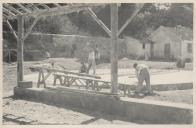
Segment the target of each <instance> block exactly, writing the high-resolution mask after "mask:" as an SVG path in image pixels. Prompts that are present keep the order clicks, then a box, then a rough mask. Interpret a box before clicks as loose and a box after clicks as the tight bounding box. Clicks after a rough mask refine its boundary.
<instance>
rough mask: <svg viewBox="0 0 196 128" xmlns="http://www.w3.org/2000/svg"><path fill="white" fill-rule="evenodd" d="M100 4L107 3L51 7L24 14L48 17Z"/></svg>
mask: <svg viewBox="0 0 196 128" xmlns="http://www.w3.org/2000/svg"><path fill="white" fill-rule="evenodd" d="M100 5H105V4H99V3H96V4H84V5H83V4H82V5H80V4H79V5H74V6H62V7H61V8H50V9H49V10H46V11H41V12H35V13H29V14H24V15H25V16H37V17H46V16H54V15H62V14H69V13H73V12H77V11H81V10H85V9H87V8H88V7H94V6H100Z"/></svg>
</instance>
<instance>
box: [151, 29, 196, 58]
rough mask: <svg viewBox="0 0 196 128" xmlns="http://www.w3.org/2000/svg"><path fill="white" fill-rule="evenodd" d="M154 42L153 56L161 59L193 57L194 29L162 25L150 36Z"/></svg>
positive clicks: (152, 47)
mask: <svg viewBox="0 0 196 128" xmlns="http://www.w3.org/2000/svg"><path fill="white" fill-rule="evenodd" d="M148 39H149V40H150V41H151V42H152V46H151V57H152V58H159V59H177V58H178V57H183V58H189V59H192V49H193V48H192V44H193V31H192V30H191V29H190V28H187V27H183V26H177V27H175V28H171V27H165V26H160V27H159V28H158V29H157V30H155V31H154V32H152V33H151V35H150V36H149V38H148Z"/></svg>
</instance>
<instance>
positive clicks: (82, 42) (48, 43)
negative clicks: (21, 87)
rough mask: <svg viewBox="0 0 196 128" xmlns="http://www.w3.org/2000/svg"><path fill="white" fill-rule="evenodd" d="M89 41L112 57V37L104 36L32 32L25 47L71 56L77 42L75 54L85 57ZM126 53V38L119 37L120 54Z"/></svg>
mask: <svg viewBox="0 0 196 128" xmlns="http://www.w3.org/2000/svg"><path fill="white" fill-rule="evenodd" d="M87 42H89V43H90V45H95V44H97V45H98V48H99V50H100V54H101V56H103V57H106V58H108V59H109V58H110V49H111V48H110V47H111V39H110V38H104V37H90V36H79V35H62V34H43V33H32V34H30V35H29V36H28V38H27V39H26V40H25V44H26V45H25V48H26V49H40V50H41V49H45V50H48V51H49V52H50V54H51V56H52V57H70V56H71V49H72V44H76V47H77V48H76V52H75V56H76V57H78V58H84V57H87V55H88V49H87ZM125 54H126V45H125V42H124V39H119V56H120V57H121V56H124V55H125Z"/></svg>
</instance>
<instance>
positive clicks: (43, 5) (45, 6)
mask: <svg viewBox="0 0 196 128" xmlns="http://www.w3.org/2000/svg"><path fill="white" fill-rule="evenodd" d="M39 5H41V6H42V7H44V8H45V9H47V10H49V9H50V7H48V6H47V5H45V4H39Z"/></svg>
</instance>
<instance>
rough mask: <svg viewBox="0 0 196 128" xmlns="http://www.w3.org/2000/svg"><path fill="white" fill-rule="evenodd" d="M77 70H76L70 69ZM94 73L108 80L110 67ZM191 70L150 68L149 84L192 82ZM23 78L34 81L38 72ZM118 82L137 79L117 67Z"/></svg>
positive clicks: (131, 73) (131, 71)
mask: <svg viewBox="0 0 196 128" xmlns="http://www.w3.org/2000/svg"><path fill="white" fill-rule="evenodd" d="M72 71H73V72H77V71H78V70H72ZM96 75H98V76H101V79H102V80H105V81H110V69H97V73H96ZM192 76H193V72H192V71H184V70H159V69H157V70H155V69H154V70H152V71H151V85H152V86H153V85H158V84H179V83H192V82H193V78H192ZM25 80H27V81H33V82H34V83H36V82H37V80H38V73H32V74H29V75H25ZM53 80H54V79H53V76H51V77H49V78H48V79H47V83H49V84H53ZM118 80H119V83H122V84H130V85H136V84H137V79H136V77H135V74H134V70H133V69H130V70H127V69H119V77H118Z"/></svg>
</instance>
